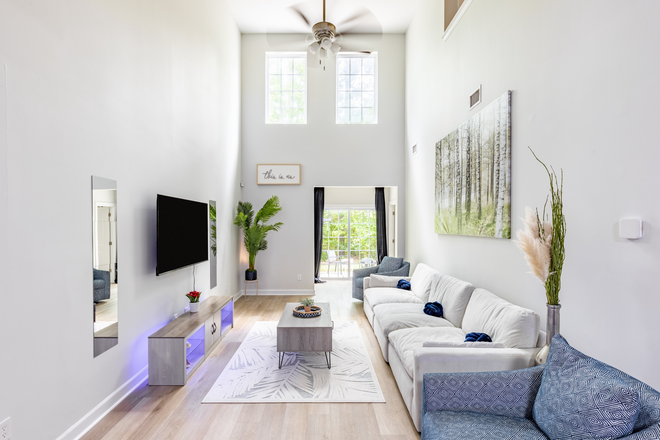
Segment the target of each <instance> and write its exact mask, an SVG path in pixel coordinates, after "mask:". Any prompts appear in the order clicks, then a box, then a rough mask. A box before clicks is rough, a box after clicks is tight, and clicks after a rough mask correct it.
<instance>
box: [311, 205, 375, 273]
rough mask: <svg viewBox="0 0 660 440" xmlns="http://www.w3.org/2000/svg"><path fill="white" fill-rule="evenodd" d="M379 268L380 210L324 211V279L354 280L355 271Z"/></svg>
mask: <svg viewBox="0 0 660 440" xmlns="http://www.w3.org/2000/svg"><path fill="white" fill-rule="evenodd" d="M374 265H376V211H375V210H373V209H326V210H324V211H323V253H322V254H321V270H320V275H321V277H322V278H351V277H352V276H353V269H356V268H361V267H369V266H374Z"/></svg>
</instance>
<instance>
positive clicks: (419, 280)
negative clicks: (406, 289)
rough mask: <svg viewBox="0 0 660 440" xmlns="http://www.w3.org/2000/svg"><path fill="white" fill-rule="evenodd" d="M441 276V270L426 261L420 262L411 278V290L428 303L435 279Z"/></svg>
mask: <svg viewBox="0 0 660 440" xmlns="http://www.w3.org/2000/svg"><path fill="white" fill-rule="evenodd" d="M439 276H440V272H438V271H437V270H435V269H433V268H431V267H429V266H427V265H426V264H424V263H419V264H418V265H417V267H415V272H414V273H413V274H412V277H411V278H410V290H411V291H412V292H413V293H414V294H415V295H417V296H418V297H419V298H420V299H421V300H422V302H423V303H424V304H426V303H427V302H429V294H430V293H431V286H432V284H433V281H434V280H435V279H436V278H437V277H439Z"/></svg>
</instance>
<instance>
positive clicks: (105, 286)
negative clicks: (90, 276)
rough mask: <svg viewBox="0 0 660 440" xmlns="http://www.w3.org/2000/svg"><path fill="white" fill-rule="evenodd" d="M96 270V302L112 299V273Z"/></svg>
mask: <svg viewBox="0 0 660 440" xmlns="http://www.w3.org/2000/svg"><path fill="white" fill-rule="evenodd" d="M93 270H94V302H95V303H97V302H99V301H103V300H104V299H110V272H108V271H107V270H99V269H93Z"/></svg>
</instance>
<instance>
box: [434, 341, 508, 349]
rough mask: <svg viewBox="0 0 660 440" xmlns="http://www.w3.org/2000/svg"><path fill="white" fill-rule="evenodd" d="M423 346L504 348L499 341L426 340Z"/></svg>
mask: <svg viewBox="0 0 660 440" xmlns="http://www.w3.org/2000/svg"><path fill="white" fill-rule="evenodd" d="M424 347H461V348H504V344H502V343H501V342H447V341H426V342H424Z"/></svg>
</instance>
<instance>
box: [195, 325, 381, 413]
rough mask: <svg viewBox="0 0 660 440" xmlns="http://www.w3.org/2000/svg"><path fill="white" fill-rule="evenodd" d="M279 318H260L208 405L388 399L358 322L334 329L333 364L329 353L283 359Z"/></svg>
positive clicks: (218, 383)
mask: <svg viewBox="0 0 660 440" xmlns="http://www.w3.org/2000/svg"><path fill="white" fill-rule="evenodd" d="M276 345H277V322H276V321H258V322H256V323H255V324H254V326H253V327H252V329H251V330H250V333H249V334H248V335H247V337H246V338H245V340H244V341H243V343H242V344H241V346H240V347H239V348H238V350H237V351H236V353H234V356H233V357H232V358H231V360H230V361H229V364H227V366H226V367H225V369H224V370H223V372H222V373H221V374H220V377H218V380H216V381H215V384H213V387H211V390H210V391H209V393H208V394H207V395H206V397H205V398H204V400H203V401H202V402H203V403H267V402H277V403H285V402H293V403H298V402H385V398H384V397H383V392H382V391H381V389H380V385H379V384H378V379H377V378H376V373H375V372H374V367H373V365H372V364H371V360H370V359H369V354H368V353H367V348H366V346H365V345H364V341H363V340H362V334H361V333H360V328H359V327H358V325H357V323H356V322H355V321H348V322H346V323H344V324H337V325H336V326H335V328H334V330H333V331H332V348H333V350H332V368H331V369H328V365H327V364H326V361H325V356H324V354H323V352H318V353H316V352H309V353H308V352H304V353H287V354H286V356H285V359H284V364H283V365H282V369H279V368H278V359H277V351H276V350H277V349H276Z"/></svg>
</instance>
